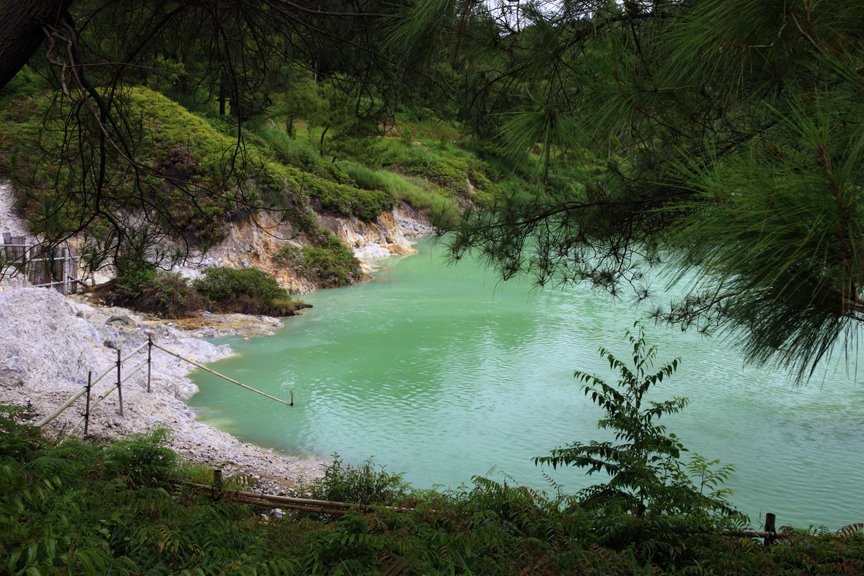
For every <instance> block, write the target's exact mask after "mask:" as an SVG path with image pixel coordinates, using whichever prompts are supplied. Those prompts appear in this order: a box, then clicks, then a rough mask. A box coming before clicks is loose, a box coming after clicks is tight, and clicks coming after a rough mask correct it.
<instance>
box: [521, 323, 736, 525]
mask: <svg viewBox="0 0 864 576" xmlns="http://www.w3.org/2000/svg"><path fill="white" fill-rule="evenodd" d="M634 327H635V331H631V330H628V331H627V332H626V335H627V339H628V341H629V342H630V344H631V346H632V353H633V364H632V366H629V365H627V364H626V363H625V362H623V361H622V360H619V359H618V358H617V357H616V356H615V355H614V354H612V353H611V352H609V351H608V350H607V349H605V348H603V347H601V348H600V355H601V356H603V357H605V358H606V359H607V360H608V361H609V367H610V368H612V369H614V370H616V371H617V372H618V373H619V375H620V380H619V381H618V383H617V385H610V384H607V383H606V382H605V381H604V380H603V379H602V378H600V377H599V376H595V375H592V374H588V373H586V372H582V371H578V370H577V371H576V372H575V377H576V379H577V380H578V381H580V382H582V383H583V386H582V389H583V391H584V392H585V394H586V395H590V396H591V400H592V401H593V402H594V403H595V404H597V405H598V406H599V407H601V408H602V409H603V410H605V411H606V415H605V416H604V417H603V418H601V419H600V420H599V422H598V426H599V427H600V428H602V429H606V430H612V431H613V432H614V440H612V441H605V442H597V441H591V442H588V443H582V442H574V443H572V444H570V445H569V446H565V447H562V448H556V449H554V450H553V451H552V452H551V454H550V455H548V456H541V457H538V458H535V459H534V461H535V463H536V464H545V465H551V466H552V467H553V468H557V467H559V466H577V467H579V468H587V474H589V475H590V474H594V473H595V472H601V471H602V472H605V473H606V474H608V475H609V480H608V482H606V483H605V484H599V485H595V486H591V487H589V488H586V489H585V490H583V491H582V492H581V494H580V495H581V496H582V503H583V505H584V506H587V507H592V506H601V507H604V508H606V507H612V508H615V509H617V510H619V511H624V512H630V513H633V514H635V515H636V516H643V515H644V514H645V513H646V512H649V513H652V514H658V515H660V514H679V513H685V514H691V513H696V512H704V513H705V514H713V515H723V516H725V515H730V514H733V513H734V510H733V509H732V508H731V507H730V506H729V504H728V503H727V502H726V500H725V498H726V496H728V495H729V494H730V493H731V490H729V489H722V488H719V485H720V484H722V482H723V481H724V480H725V479H726V478H727V477H728V476H729V474H730V473H731V471H732V467H731V466H729V465H726V466H719V467H718V464H719V461H717V460H713V461H707V460H705V459H704V458H702V457H700V456H698V455H696V456H694V457H693V458H692V459H691V462H690V464H688V465H685V464H684V463H683V462H682V461H681V453H682V452H686V451H687V449H686V448H684V446H683V444H682V443H681V441H680V440H679V439H678V437H677V436H675V434H672V433H667V431H666V427H665V426H663V425H662V424H658V423H657V420H658V419H659V418H660V417H661V416H663V415H666V414H674V413H676V412H679V411H681V410H682V409H683V408H684V407H685V406H686V405H687V399H686V398H683V397H676V398H672V399H671V400H666V401H663V402H654V401H649V400H647V399H646V394H647V393H648V391H649V390H650V389H651V388H652V387H653V386H656V385H657V384H659V383H661V382H662V381H663V379H664V378H669V377H670V376H672V374H673V373H674V372H675V370H676V369H677V368H678V363H679V362H680V359H679V358H675V359H673V360H671V361H670V362H668V363H666V364H664V365H663V366H662V367H661V368H660V369H659V370H657V371H656V372H654V371H653V366H654V358H655V356H656V355H657V346H648V345H647V344H646V341H645V335H644V332H643V331H642V327H641V326H640V325H639V323H638V322H637V323H636V324H634ZM691 475H692V476H693V477H695V478H696V479H697V480H698V486H697V485H696V484H695V483H694V482H693V480H692V479H691Z"/></svg>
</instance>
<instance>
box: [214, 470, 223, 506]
mask: <svg viewBox="0 0 864 576" xmlns="http://www.w3.org/2000/svg"><path fill="white" fill-rule="evenodd" d="M221 497H222V470H221V469H219V468H214V469H213V499H214V500H218V499H219V498H221Z"/></svg>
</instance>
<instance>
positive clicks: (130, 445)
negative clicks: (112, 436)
mask: <svg viewBox="0 0 864 576" xmlns="http://www.w3.org/2000/svg"><path fill="white" fill-rule="evenodd" d="M168 439H169V431H168V430H167V429H166V428H156V429H155V430H152V431H151V432H148V433H146V434H133V435H131V436H129V437H128V438H126V439H124V440H119V441H117V442H114V443H113V444H111V445H109V446H108V449H107V450H106V451H105V468H106V469H107V470H108V471H109V472H112V473H114V474H117V475H121V476H125V477H127V478H129V480H130V481H131V482H132V483H133V484H134V485H136V486H144V485H153V484H159V483H161V482H167V481H170V480H173V478H174V472H175V471H176V468H177V454H175V453H174V452H173V451H172V450H171V449H170V448H168V447H167V444H168Z"/></svg>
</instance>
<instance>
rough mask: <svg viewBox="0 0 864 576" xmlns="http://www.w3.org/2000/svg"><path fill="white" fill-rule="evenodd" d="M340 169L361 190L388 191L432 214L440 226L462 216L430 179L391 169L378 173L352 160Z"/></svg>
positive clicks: (345, 162) (342, 163)
mask: <svg viewBox="0 0 864 576" xmlns="http://www.w3.org/2000/svg"><path fill="white" fill-rule="evenodd" d="M339 166H340V167H341V168H342V170H344V171H345V173H346V174H347V175H348V176H349V177H350V178H351V179H352V180H353V181H354V183H355V184H356V185H357V187H358V188H363V189H366V190H382V191H384V192H387V193H388V194H390V196H391V197H392V198H393V199H394V200H395V201H399V202H404V203H406V204H408V205H409V206H412V207H413V208H416V209H418V210H422V211H425V212H427V213H429V215H430V216H432V217H433V220H435V221H436V224H437V223H439V221H442V219H447V220H450V219H453V218H455V217H457V216H458V214H459V205H458V204H457V203H456V200H455V199H454V198H453V197H452V196H448V195H445V194H446V193H445V192H444V191H443V190H441V189H440V188H437V187H435V186H434V185H432V184H431V183H430V182H428V181H427V180H423V179H419V178H412V177H410V176H403V175H401V174H398V173H396V172H392V171H390V170H383V169H381V170H374V169H372V168H369V167H367V166H363V165H362V164H358V163H356V162H351V161H343V162H340V163H339Z"/></svg>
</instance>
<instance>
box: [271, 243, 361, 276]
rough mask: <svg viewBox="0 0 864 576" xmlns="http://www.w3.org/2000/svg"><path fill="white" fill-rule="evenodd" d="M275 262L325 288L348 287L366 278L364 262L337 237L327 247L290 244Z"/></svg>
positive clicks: (276, 257)
mask: <svg viewBox="0 0 864 576" xmlns="http://www.w3.org/2000/svg"><path fill="white" fill-rule="evenodd" d="M274 261H275V262H276V263H277V264H279V265H281V266H285V267H286V268H290V269H291V270H293V271H294V272H295V273H296V274H298V275H300V276H303V277H305V278H309V279H311V280H312V281H313V282H315V284H316V285H318V286H320V287H322V288H336V287H338V286H345V285H348V284H353V283H355V282H358V281H359V280H361V279H362V278H363V272H362V271H361V270H360V262H358V261H357V258H355V257H354V254H352V253H351V251H350V250H349V249H348V248H347V247H346V246H345V245H344V244H342V242H341V241H340V240H339V239H338V238H336V237H335V236H330V238H329V240H328V241H327V243H326V244H325V245H324V246H292V245H291V244H286V245H285V246H284V247H283V248H282V250H280V251H279V253H278V254H276V256H275V257H274Z"/></svg>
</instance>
